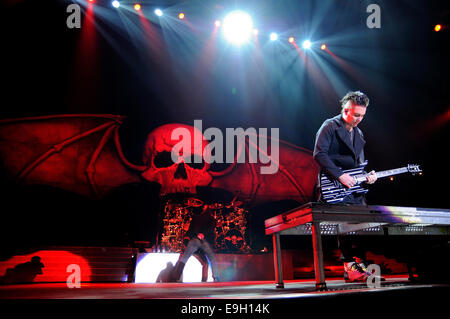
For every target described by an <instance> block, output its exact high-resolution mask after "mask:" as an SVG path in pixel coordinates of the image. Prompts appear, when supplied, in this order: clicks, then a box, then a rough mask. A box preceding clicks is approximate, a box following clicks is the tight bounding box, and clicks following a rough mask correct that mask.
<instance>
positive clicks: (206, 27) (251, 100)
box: [0, 0, 450, 248]
mask: <svg viewBox="0 0 450 319" xmlns="http://www.w3.org/2000/svg"><path fill="white" fill-rule="evenodd" d="M70 3H71V2H70V1H62V0H61V1H31V0H28V1H27V0H22V1H20V0H15V1H11V0H10V1H5V2H3V3H2V10H1V14H0V24H1V27H0V30H1V33H2V35H1V39H2V40H1V41H2V50H1V51H2V59H1V60H0V63H1V75H2V78H3V81H2V85H1V92H2V94H1V105H2V107H1V109H0V113H1V114H0V116H1V118H13V117H26V116H38V115H47V114H71V113H108V114H120V115H126V116H127V119H126V121H125V123H124V124H123V127H122V128H121V130H120V135H121V143H122V145H123V148H124V151H125V155H126V156H127V158H128V160H129V161H131V162H133V163H138V164H140V163H141V156H142V150H143V145H144V142H145V139H146V135H147V134H148V133H149V132H150V131H151V130H152V129H154V128H156V127H158V126H159V125H162V124H165V123H171V122H182V123H186V124H191V125H192V124H193V121H194V119H201V120H203V127H204V128H208V127H218V128H221V129H225V128H226V127H232V128H236V127H243V128H247V127H255V128H272V127H278V128H280V138H281V139H283V140H286V141H288V142H290V143H293V144H296V145H298V146H302V147H305V148H307V149H311V150H312V149H313V145H314V138H315V133H316V131H317V130H318V128H319V127H320V125H321V123H322V122H323V121H324V120H325V119H327V118H330V117H332V116H334V115H336V114H338V113H339V111H340V109H339V107H340V106H339V102H338V101H339V99H340V98H341V97H342V96H343V95H344V94H345V93H346V92H347V91H349V90H362V91H364V92H365V93H366V94H367V95H368V96H369V97H370V101H371V102H370V105H369V108H368V110H367V116H366V118H365V119H364V121H363V122H362V123H361V125H360V128H361V129H362V130H363V132H364V135H365V138H366V140H367V146H366V157H367V158H368V159H369V169H375V170H384V169H390V168H396V167H401V166H404V165H406V164H408V163H417V164H419V165H421V168H422V169H423V171H424V175H423V176H410V175H401V176H398V177H396V178H395V180H394V181H393V182H391V181H389V180H388V179H384V180H379V181H378V182H377V183H376V184H375V185H372V186H370V189H371V191H370V192H369V194H368V201H369V203H371V204H380V205H397V206H419V207H436V208H439V207H441V208H449V207H448V202H447V199H448V195H447V191H448V187H447V183H446V181H447V180H448V177H449V174H448V170H447V168H446V165H447V163H448V157H447V152H446V149H447V146H448V142H447V137H448V119H449V113H448V112H449V106H450V93H449V92H450V90H449V81H448V74H449V63H450V62H449V58H448V57H449V32H450V30H448V29H446V28H445V27H444V30H442V31H441V32H434V25H435V24H437V23H440V24H442V25H444V26H445V25H449V22H450V21H449V20H450V13H449V10H450V3H449V2H448V1H400V0H396V1H379V0H373V1H362V0H361V1H357V0H340V1H331V0H323V1H322V0H321V1H313V0H311V1H294V0H292V1H272V0H269V1H234V2H230V1H207V3H206V1H160V2H159V3H158V1H152V2H142V6H143V13H144V14H145V15H146V16H148V17H149V19H150V20H151V22H150V28H151V30H152V32H153V35H154V36H155V38H154V39H152V40H151V41H150V40H149V37H148V35H147V36H146V34H145V32H143V27H142V24H141V22H140V20H139V17H138V16H137V15H136V14H135V13H134V12H133V11H132V10H131V11H127V10H125V9H124V8H121V9H120V10H122V11H121V12H122V14H121V15H120V14H119V13H118V12H117V10H116V9H114V8H113V7H112V6H110V4H109V1H99V0H98V1H96V3H95V5H94V23H95V28H91V30H90V32H91V33H89V30H88V28H89V22H88V21H87V20H86V19H85V17H86V15H85V10H86V9H85V8H86V3H85V2H80V4H81V5H82V7H83V8H84V9H83V13H82V28H81V29H69V28H68V27H67V26H66V19H67V17H68V15H69V14H68V13H67V12H66V7H67V5H68V4H70ZM130 3H131V2H130ZM370 3H376V4H378V5H380V7H381V28H380V29H369V28H367V26H366V18H367V16H368V15H369V14H368V13H366V7H367V6H368V4H370ZM158 4H160V5H162V8H163V9H165V10H166V11H165V12H167V15H168V16H170V15H171V16H172V18H170V17H164V19H165V20H164V21H163V19H161V20H158V19H156V18H155V17H154V15H153V14H152V11H153V10H154V8H155V7H156V6H157V5H158ZM234 8H242V9H244V10H248V11H249V12H251V14H252V16H253V17H254V19H255V25H256V26H257V27H258V28H259V30H260V33H259V37H258V39H259V40H258V41H259V48H256V45H255V44H251V45H247V46H245V47H242V48H240V49H237V48H234V47H232V46H230V45H227V44H226V43H225V42H224V41H223V40H222V39H221V37H220V36H217V38H215V39H213V40H211V37H212V34H213V30H214V26H213V23H214V20H215V19H217V18H222V17H223V16H224V14H225V13H226V12H228V11H231V10H232V9H234ZM179 11H183V12H185V13H186V16H187V19H188V22H189V24H190V25H191V26H193V27H192V28H189V27H186V25H185V24H183V23H184V22H181V21H178V20H177V19H176V14H177V13H178V12H179ZM124 16H125V17H124ZM91 26H92V25H91ZM271 31H277V32H278V33H279V35H280V40H279V41H278V42H274V43H271V42H269V41H268V40H267V38H268V34H269V33H270V32H271ZM83 32H85V33H83ZM86 34H87V35H86ZM290 35H293V36H295V37H296V39H297V42H298V43H299V45H300V44H301V41H302V39H304V38H307V37H310V39H311V41H313V43H314V47H315V49H313V51H314V52H308V53H307V55H308V59H309V61H308V62H307V63H310V68H309V69H308V67H306V66H305V65H306V64H305V61H304V60H303V59H302V58H301V56H300V55H299V54H298V53H297V51H296V50H295V48H294V47H293V46H292V45H290V44H289V43H288V42H287V38H288V36H290ZM86 37H87V38H89V37H91V38H89V39H90V40H92V41H91V42H89V41H87V40H86ZM155 39H156V40H155ZM158 41H159V42H158ZM322 42H325V43H326V44H327V45H328V48H329V49H330V50H331V51H332V52H333V53H334V54H335V55H336V56H337V57H338V58H339V61H341V63H339V62H337V61H336V60H334V59H333V58H331V56H330V55H329V54H327V53H325V52H322V51H320V50H319V49H318V48H317V47H318V46H319V45H320V43H322ZM89 43H94V44H95V45H94V46H91V45H90V44H89ZM158 43H159V45H157V44H158ZM149 48H150V49H149ZM314 69H315V70H318V71H316V73H314ZM2 197H3V200H2V201H3V203H5V205H4V208H2V218H3V219H4V226H3V227H5V226H6V228H7V231H5V232H4V233H3V235H2V236H4V238H3V240H2V244H3V245H4V247H7V248H11V247H22V246H23V247H29V246H31V245H37V244H55V245H56V244H87V243H89V244H103V245H119V244H124V243H129V242H131V241H133V240H136V239H137V240H139V239H141V240H142V239H144V240H150V241H153V238H154V233H155V226H154V225H155V222H156V216H157V215H156V214H155V211H157V210H158V209H159V204H160V203H159V199H158V196H157V190H155V189H154V186H153V185H150V184H147V183H141V184H139V185H128V186H127V187H124V188H123V189H120V190H118V191H117V193H116V194H114V196H111V198H107V199H105V200H103V201H94V200H89V199H86V198H82V197H80V196H78V195H74V194H67V193H66V192H63V191H58V190H54V189H49V188H48V187H44V186H33V187H19V186H15V185H9V184H8V185H6V186H5V185H3V191H2ZM295 205H297V203H292V202H286V203H273V204H270V205H265V206H264V207H258V208H254V209H252V212H251V213H252V216H253V220H254V222H253V223H254V224H253V225H254V226H253V227H255V228H257V227H260V226H261V225H262V224H261V223H262V221H263V220H264V219H265V218H266V217H268V216H272V215H276V214H279V213H280V212H282V211H283V210H285V209H288V208H291V207H295ZM259 240H261V241H263V239H261V236H259V237H258V236H256V237H255V246H257V247H259V246H261V242H259Z"/></svg>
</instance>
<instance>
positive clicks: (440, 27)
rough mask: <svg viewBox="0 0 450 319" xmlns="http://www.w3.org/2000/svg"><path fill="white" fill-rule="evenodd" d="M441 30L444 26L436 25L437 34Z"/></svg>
mask: <svg viewBox="0 0 450 319" xmlns="http://www.w3.org/2000/svg"><path fill="white" fill-rule="evenodd" d="M441 29H442V26H441V25H440V24H436V25H435V26H434V31H436V32H439V31H441Z"/></svg>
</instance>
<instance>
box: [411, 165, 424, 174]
mask: <svg viewBox="0 0 450 319" xmlns="http://www.w3.org/2000/svg"><path fill="white" fill-rule="evenodd" d="M408 172H410V173H411V174H413V175H415V174H419V175H422V170H421V169H420V167H419V165H416V164H408Z"/></svg>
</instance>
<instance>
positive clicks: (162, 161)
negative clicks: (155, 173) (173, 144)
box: [153, 151, 175, 168]
mask: <svg viewBox="0 0 450 319" xmlns="http://www.w3.org/2000/svg"><path fill="white" fill-rule="evenodd" d="M153 164H154V165H155V167H157V168H164V167H169V166H172V165H173V164H175V163H174V162H173V161H172V156H171V153H170V152H166V151H164V152H161V153H158V154H156V155H155V157H154V158H153Z"/></svg>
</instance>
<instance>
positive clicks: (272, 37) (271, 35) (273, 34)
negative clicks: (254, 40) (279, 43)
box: [270, 32, 278, 41]
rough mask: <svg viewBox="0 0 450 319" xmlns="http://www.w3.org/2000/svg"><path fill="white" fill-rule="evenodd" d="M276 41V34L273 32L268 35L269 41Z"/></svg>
mask: <svg viewBox="0 0 450 319" xmlns="http://www.w3.org/2000/svg"><path fill="white" fill-rule="evenodd" d="M277 39H278V34H276V33H275V32H272V33H271V34H270V41H276V40H277Z"/></svg>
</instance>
